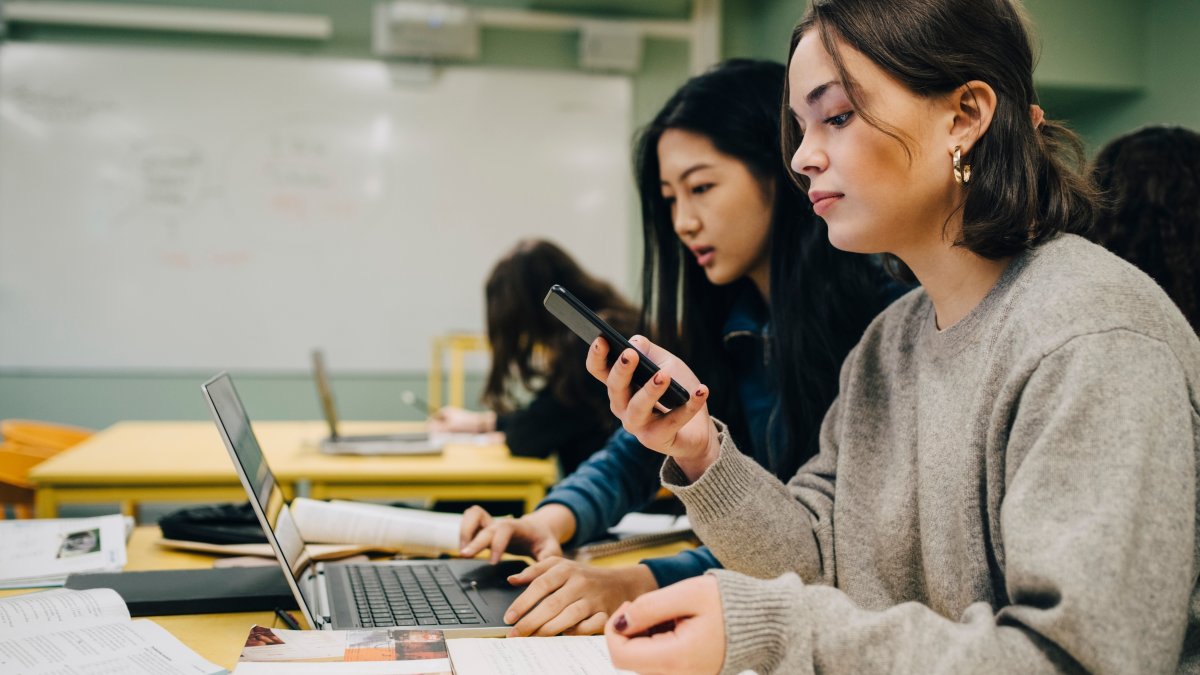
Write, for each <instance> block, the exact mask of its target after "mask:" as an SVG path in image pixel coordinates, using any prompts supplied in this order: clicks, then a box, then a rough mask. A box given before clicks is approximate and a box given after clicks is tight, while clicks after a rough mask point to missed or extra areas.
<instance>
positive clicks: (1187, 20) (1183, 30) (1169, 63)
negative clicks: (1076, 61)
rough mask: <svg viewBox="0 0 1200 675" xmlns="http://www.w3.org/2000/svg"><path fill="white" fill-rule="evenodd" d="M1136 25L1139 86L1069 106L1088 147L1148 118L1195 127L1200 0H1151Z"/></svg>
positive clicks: (1199, 95)
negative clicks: (1100, 101)
mask: <svg viewBox="0 0 1200 675" xmlns="http://www.w3.org/2000/svg"><path fill="white" fill-rule="evenodd" d="M1137 28H1139V29H1141V30H1142V31H1143V44H1144V49H1145V57H1144V65H1145V68H1144V76H1143V79H1142V82H1141V86H1140V87H1139V88H1138V91H1136V92H1133V93H1131V94H1129V95H1126V96H1114V97H1113V98H1112V100H1111V101H1109V102H1108V104H1107V105H1097V106H1091V107H1087V108H1081V109H1079V110H1076V111H1075V112H1074V119H1075V122H1076V126H1077V127H1078V129H1079V130H1080V131H1081V132H1082V133H1083V134H1084V136H1085V137H1086V139H1087V141H1088V144H1089V146H1090V147H1091V148H1092V149H1093V150H1096V149H1098V148H1099V147H1100V146H1102V145H1103V144H1104V143H1106V142H1107V141H1109V140H1111V139H1112V138H1114V137H1116V136H1119V135H1121V134H1124V133H1127V132H1129V131H1132V130H1134V129H1137V128H1139V127H1142V126H1145V125H1147V124H1173V125H1181V126H1185V127H1189V128H1191V129H1196V130H1200V47H1197V30H1200V2H1197V1H1196V0H1150V1H1149V2H1146V3H1145V10H1144V17H1143V21H1142V22H1141V24H1140V25H1138V26H1137Z"/></svg>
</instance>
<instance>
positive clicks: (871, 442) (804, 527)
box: [588, 0, 1200, 675]
mask: <svg viewBox="0 0 1200 675" xmlns="http://www.w3.org/2000/svg"><path fill="white" fill-rule="evenodd" d="M791 48H792V49H791V54H790V58H789V66H788V80H787V81H788V85H787V90H788V94H787V96H786V98H785V99H784V100H785V101H786V106H787V107H786V108H785V112H784V118H783V121H784V125H785V134H784V137H785V139H787V145H786V147H787V154H788V157H789V158H790V164H791V168H792V170H793V171H794V172H795V174H796V177H797V181H798V182H801V183H802V184H803V185H804V187H805V189H806V190H807V192H808V195H809V198H810V199H811V200H812V201H813V205H814V210H815V211H816V213H817V214H818V215H820V216H821V218H822V219H824V221H825V223H826V224H827V225H828V233H829V239H830V241H831V242H832V243H833V244H834V245H835V246H837V247H838V248H840V249H843V250H847V251H857V252H862V253H879V252H886V253H888V254H891V255H893V256H894V257H895V259H896V260H897V261H898V263H900V264H903V265H904V266H905V267H906V268H907V269H908V270H909V271H910V272H911V274H912V275H913V276H915V277H916V278H917V279H919V280H920V282H921V288H920V289H917V290H914V291H912V292H910V293H908V294H907V295H905V296H904V297H903V298H901V299H900V300H897V301H896V302H895V303H894V304H893V305H892V306H890V307H889V308H888V309H886V310H885V311H884V312H883V313H882V314H880V315H879V317H878V318H876V319H875V321H873V322H872V323H871V325H870V326H869V327H868V328H867V330H866V332H865V334H864V335H863V337H862V340H861V341H860V342H859V344H858V345H857V346H856V347H855V348H854V349H853V351H851V353H850V354H849V356H847V358H846V362H845V364H844V365H843V367H842V369H841V376H840V387H839V392H838V397H837V400H836V402H835V403H834V404H833V405H832V406H831V407H830V409H829V412H828V413H827V415H826V416H825V419H824V422H823V423H822V426H821V436H820V451H819V453H818V454H817V456H816V457H814V458H812V459H811V460H810V461H809V462H808V463H806V464H805V465H804V466H802V467H801V468H800V470H799V471H798V472H797V473H796V474H795V476H793V477H791V479H790V481H788V482H787V484H786V485H785V484H784V483H783V482H781V481H780V479H779V477H778V476H776V475H773V474H771V473H769V472H767V471H764V470H763V469H762V467H760V466H759V465H758V464H757V463H755V462H753V461H748V460H747V458H746V457H745V456H744V455H743V454H742V453H741V452H739V451H738V449H737V443H738V441H737V439H736V437H735V436H734V435H733V434H731V433H729V432H728V430H727V429H726V428H725V427H724V425H722V424H720V423H719V422H717V421H715V420H714V419H713V418H712V417H711V416H710V415H709V412H708V408H709V406H708V405H706V403H707V402H708V401H709V398H710V396H709V392H710V391H711V397H712V399H713V400H715V399H716V395H717V392H716V390H715V389H710V388H709V387H708V386H707V385H706V384H701V379H699V378H706V377H707V375H706V374H704V373H700V374H698V375H697V374H695V373H692V372H691V371H690V370H689V369H688V368H687V366H686V365H685V364H684V362H683V361H681V360H680V359H673V358H671V355H670V354H669V353H668V352H666V351H665V350H663V349H662V348H660V347H658V346H657V345H655V344H653V343H652V342H651V341H650V340H647V339H645V338H642V337H636V336H635V337H634V338H633V339H632V340H631V342H633V343H634V344H635V345H637V347H638V349H639V350H640V351H641V352H642V353H644V354H645V355H646V356H647V358H650V359H651V360H654V361H655V362H658V363H662V364H664V368H663V370H665V371H667V372H666V373H665V375H664V376H663V377H660V378H657V381H655V382H651V383H650V384H647V385H646V386H644V387H642V388H641V389H640V390H639V391H638V392H636V393H634V394H631V392H630V391H629V384H630V379H629V378H630V372H631V369H632V368H634V367H636V361H637V358H638V356H637V352H635V351H634V350H626V351H625V352H623V353H622V354H621V357H622V358H620V359H618V360H617V362H616V364H615V365H614V366H613V367H612V368H611V369H610V368H609V367H608V366H607V363H606V357H607V355H608V347H607V345H606V344H605V343H604V341H603V340H596V342H595V343H594V344H593V348H592V351H591V352H590V353H589V355H588V367H589V370H590V371H591V372H592V373H593V374H595V375H596V376H597V377H599V378H601V379H605V380H606V381H607V383H608V387H609V401H610V403H611V404H612V407H613V412H614V413H615V414H617V415H618V416H620V417H621V422H622V425H623V427H624V428H625V429H626V430H627V431H628V432H630V433H632V434H634V435H635V436H636V437H637V438H638V440H640V441H641V442H642V443H643V444H644V445H645V446H646V447H647V448H651V449H654V450H656V451H658V452H660V453H662V454H664V455H669V457H668V458H666V460H665V462H664V463H663V465H662V474H661V475H662V480H663V484H664V485H665V486H666V487H667V488H669V489H670V490H671V491H673V492H674V493H675V494H676V495H678V496H679V497H680V499H681V500H682V501H683V502H684V504H685V505H686V507H687V511H688V515H689V517H690V518H691V524H692V526H693V527H694V528H695V529H696V532H697V534H699V536H700V538H701V540H703V541H704V542H705V544H707V545H708V546H710V547H712V550H713V551H714V552H715V553H716V555H717V557H718V558H719V559H720V560H721V562H722V563H723V564H724V565H725V567H726V568H727V569H723V570H715V571H713V572H711V573H709V574H706V575H704V576H702V577H697V578H693V579H687V580H684V581H682V582H680V583H678V584H676V585H674V586H671V587H669V588H664V589H661V590H657V591H653V592H651V593H647V594H645V595H643V596H641V597H639V598H637V599H636V600H634V601H633V602H632V603H630V604H629V605H626V606H624V607H622V608H620V609H618V610H617V611H616V612H615V613H614V615H613V617H612V621H611V622H610V623H609V624H608V626H607V627H606V635H607V639H608V646H609V649H610V653H611V654H612V657H613V662H614V663H615V664H616V665H617V667H619V668H623V669H628V670H635V671H637V672H639V673H655V674H658V673H680V674H684V673H686V674H687V675H704V674H705V673H718V672H721V673H729V674H733V673H738V672H741V671H743V670H754V671H756V672H759V673H764V674H766V673H815V672H820V673H832V674H838V673H893V674H899V675H906V674H913V675H916V674H918V673H920V674H925V673H1022V674H1023V673H1174V672H1186V673H1192V672H1197V669H1198V668H1200V640H1198V639H1197V637H1198V636H1200V586H1198V585H1197V577H1198V574H1200V546H1198V543H1200V537H1198V535H1200V528H1198V524H1200V520H1198V517H1197V516H1198V511H1197V503H1198V499H1197V497H1198V491H1197V485H1198V483H1197V467H1200V341H1198V340H1197V337H1196V334H1195V333H1194V332H1193V331H1192V330H1191V327H1190V326H1189V325H1188V324H1187V321H1186V320H1185V319H1184V317H1183V316H1182V315H1181V314H1180V313H1179V311H1178V310H1177V309H1176V307H1175V306H1174V305H1173V304H1172V302H1171V300H1170V299H1169V298H1168V297H1167V295H1166V294H1165V293H1164V292H1163V291H1162V289H1161V288H1159V287H1158V285H1156V284H1155V283H1154V282H1153V281H1152V280H1151V279H1150V278H1149V277H1147V276H1146V275H1145V274H1144V273H1142V272H1140V271H1139V270H1137V269H1136V268H1135V267H1133V266H1132V265H1130V264H1129V263H1127V262H1125V261H1123V260H1121V259H1120V258H1118V257H1117V256H1114V255H1112V254H1111V253H1109V252H1108V251H1106V250H1104V249H1103V248H1101V247H1100V246H1097V245H1095V244H1093V243H1091V242H1088V241H1087V240H1085V239H1084V238H1082V237H1080V236H1078V235H1077V234H1074V233H1076V232H1086V231H1087V229H1088V228H1089V227H1090V226H1091V224H1092V223H1093V221H1094V219H1095V216H1096V212H1097V206H1098V201H1097V195H1096V191H1095V190H1094V188H1093V187H1092V185H1091V184H1090V182H1089V181H1088V180H1087V179H1086V178H1085V177H1084V175H1083V174H1082V173H1081V171H1080V168H1081V166H1080V165H1081V164H1082V148H1081V146H1080V144H1079V142H1078V139H1077V138H1076V137H1075V135H1074V134H1072V133H1071V132H1070V131H1069V130H1068V129H1066V128H1065V127H1064V126H1063V125H1061V124H1059V123H1057V122H1055V121H1053V120H1051V119H1047V118H1046V116H1045V114H1044V112H1043V111H1042V109H1041V108H1040V107H1039V106H1038V104H1037V101H1036V94H1035V90H1034V87H1033V63H1034V53H1033V50H1032V48H1031V46H1030V42H1029V38H1028V35H1027V33H1026V30H1025V27H1024V20H1023V16H1022V14H1021V11H1020V6H1019V4H1018V3H1017V2H1015V1H1014V0H813V2H812V3H811V5H810V7H809V9H808V11H807V13H806V14H805V16H804V18H803V19H802V20H801V22H800V24H799V26H797V28H796V30H795V32H794V33H793V39H792V45H791ZM672 380H675V381H677V382H678V383H679V384H680V385H682V386H684V387H685V388H687V389H688V390H689V391H691V392H693V396H692V399H691V400H690V401H689V402H688V403H687V404H686V405H684V406H680V407H677V408H676V409H674V410H672V411H671V412H669V413H667V414H665V415H657V414H655V409H654V401H655V399H656V398H657V397H658V396H660V395H661V394H662V392H663V391H664V388H665V387H666V386H668V385H669V384H670V382H671V381H672ZM714 412H715V411H714ZM784 413H785V414H786V411H784ZM718 414H719V413H718Z"/></svg>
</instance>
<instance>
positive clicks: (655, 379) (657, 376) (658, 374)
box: [654, 370, 662, 384]
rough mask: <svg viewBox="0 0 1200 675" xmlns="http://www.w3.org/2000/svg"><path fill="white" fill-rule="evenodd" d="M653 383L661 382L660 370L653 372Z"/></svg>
mask: <svg viewBox="0 0 1200 675" xmlns="http://www.w3.org/2000/svg"><path fill="white" fill-rule="evenodd" d="M654 384H662V371H661V370H660V371H658V372H657V373H655V374H654Z"/></svg>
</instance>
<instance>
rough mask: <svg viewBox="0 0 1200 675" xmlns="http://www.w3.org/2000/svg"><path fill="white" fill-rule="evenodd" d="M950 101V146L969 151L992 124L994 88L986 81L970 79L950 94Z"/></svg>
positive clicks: (994, 103)
mask: <svg viewBox="0 0 1200 675" xmlns="http://www.w3.org/2000/svg"><path fill="white" fill-rule="evenodd" d="M949 104H950V106H951V107H952V108H953V114H952V122H951V125H950V140H951V146H950V149H953V147H954V146H955V145H959V146H962V150H963V154H967V153H970V152H971V148H973V147H975V144H976V143H978V142H979V139H980V138H982V137H983V134H984V133H985V132H986V131H987V130H988V127H989V126H991V124H992V116H993V115H995V114H996V90H994V89H992V86H991V85H990V84H988V83H987V82H984V81H982V80H971V81H970V82H967V83H966V84H963V85H962V86H960V87H959V88H957V89H955V90H954V91H953V92H952V93H951V94H950V99H949Z"/></svg>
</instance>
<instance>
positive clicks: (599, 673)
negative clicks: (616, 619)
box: [446, 635, 634, 675]
mask: <svg viewBox="0 0 1200 675" xmlns="http://www.w3.org/2000/svg"><path fill="white" fill-rule="evenodd" d="M446 648H447V649H448V650H449V651H450V661H451V662H452V663H453V664H454V672H456V673H458V675H634V674H633V673H630V672H629V671H627V670H617V669H616V668H615V667H614V666H613V664H612V659H611V658H609V655H608V645H607V644H606V643H605V642H604V636H603V635H590V636H586V637H583V636H559V637H532V638H505V639H498V638H464V639H460V640H447V641H446Z"/></svg>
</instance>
